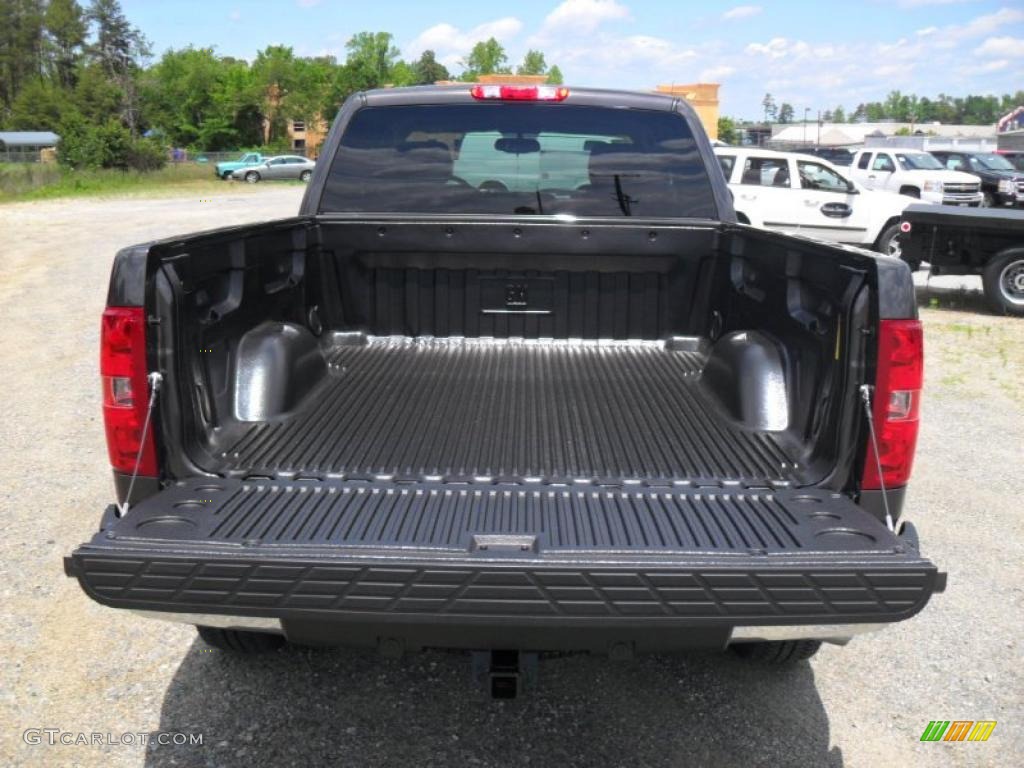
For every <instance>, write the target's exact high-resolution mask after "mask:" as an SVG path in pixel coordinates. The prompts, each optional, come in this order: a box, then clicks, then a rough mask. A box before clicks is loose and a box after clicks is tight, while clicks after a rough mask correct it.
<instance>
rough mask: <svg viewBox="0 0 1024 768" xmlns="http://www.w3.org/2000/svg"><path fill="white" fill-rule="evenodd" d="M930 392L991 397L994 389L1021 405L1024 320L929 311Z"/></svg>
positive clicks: (927, 378) (925, 317)
mask: <svg viewBox="0 0 1024 768" xmlns="http://www.w3.org/2000/svg"><path fill="white" fill-rule="evenodd" d="M921 319H922V320H923V321H924V326H925V329H924V334H925V342H924V343H925V365H926V366H927V372H926V375H925V390H926V391H928V389H929V386H930V383H932V382H934V384H935V385H936V389H938V390H946V391H948V392H951V393H956V394H957V395H959V396H961V397H967V398H984V397H989V396H990V395H991V392H992V390H993V389H997V390H1000V391H1002V392H1003V393H1005V394H1006V395H1008V396H1009V397H1010V398H1011V399H1012V400H1014V401H1017V402H1019V401H1020V399H1021V398H1024V345H1022V344H1021V343H1020V339H1021V334H1022V333H1024V320H1021V318H1016V317H1000V316H991V315H975V314H969V313H966V312H957V313H950V312H949V311H948V310H933V309H930V308H929V309H923V310H922V311H921Z"/></svg>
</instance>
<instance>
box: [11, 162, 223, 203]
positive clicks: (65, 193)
mask: <svg viewBox="0 0 1024 768" xmlns="http://www.w3.org/2000/svg"><path fill="white" fill-rule="evenodd" d="M227 183H228V182H224V181H220V180H219V179H217V178H216V177H214V175H213V168H212V167H211V166H210V165H206V164H202V165H200V164H198V163H182V164H180V165H169V166H167V167H166V168H163V169H161V170H159V171H119V170H113V169H96V170H82V171H71V170H67V169H64V168H61V167H59V166H56V165H50V164H44V163H5V164H0V203H9V202H16V201H21V200H50V199H53V198H59V197H90V196H103V195H131V194H137V193H139V194H147V195H150V194H154V193H159V192H163V191H165V190H166V191H167V193H168V194H175V193H181V192H189V191H198V192H202V191H212V190H217V191H220V192H223V191H224V188H225V185H226V184H227ZM239 186H241V185H239Z"/></svg>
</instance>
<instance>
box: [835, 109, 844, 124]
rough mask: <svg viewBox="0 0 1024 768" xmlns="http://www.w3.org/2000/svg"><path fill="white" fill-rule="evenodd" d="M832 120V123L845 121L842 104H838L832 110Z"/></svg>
mask: <svg viewBox="0 0 1024 768" xmlns="http://www.w3.org/2000/svg"><path fill="white" fill-rule="evenodd" d="M832 122H834V123H845V122H846V110H844V109H843V108H842V106H838V107H836V108H835V109H833V110H832Z"/></svg>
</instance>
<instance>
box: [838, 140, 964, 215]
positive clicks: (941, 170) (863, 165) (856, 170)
mask: <svg viewBox="0 0 1024 768" xmlns="http://www.w3.org/2000/svg"><path fill="white" fill-rule="evenodd" d="M850 174H851V175H852V176H853V178H854V180H856V181H858V182H860V183H861V184H863V185H864V186H865V187H867V188H868V189H884V190H887V191H889V192H898V193H899V194H901V195H907V196H909V197H914V198H917V199H919V200H922V201H924V202H926V203H942V204H945V205H964V206H972V207H974V206H979V205H981V201H982V199H983V198H982V192H981V182H979V181H978V178H977V177H976V176H972V175H971V174H969V173H961V172H960V171H950V170H947V169H946V167H945V166H944V165H943V164H942V163H941V162H939V161H938V160H937V159H935V158H934V157H933V156H932V155H931V154H929V153H928V152H922V151H920V150H916V149H862V150H860V151H859V152H858V153H857V154H856V155H854V158H853V163H852V164H851V165H850Z"/></svg>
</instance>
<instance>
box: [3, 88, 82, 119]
mask: <svg viewBox="0 0 1024 768" xmlns="http://www.w3.org/2000/svg"><path fill="white" fill-rule="evenodd" d="M69 108H70V104H69V100H68V94H67V92H66V91H65V90H64V89H62V88H61V87H60V86H59V85H57V84H55V83H54V82H52V81H51V80H49V79H44V78H41V77H36V78H33V79H31V80H29V81H28V82H27V83H25V85H24V86H23V87H22V89H21V90H20V91H19V92H18V95H17V96H16V97H15V98H14V103H13V104H12V105H11V111H10V115H9V117H8V119H7V125H8V127H10V128H13V129H14V130H23V131H56V130H57V128H58V126H59V125H60V123H61V120H63V118H64V116H65V114H66V113H67V111H68V109H69Z"/></svg>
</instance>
